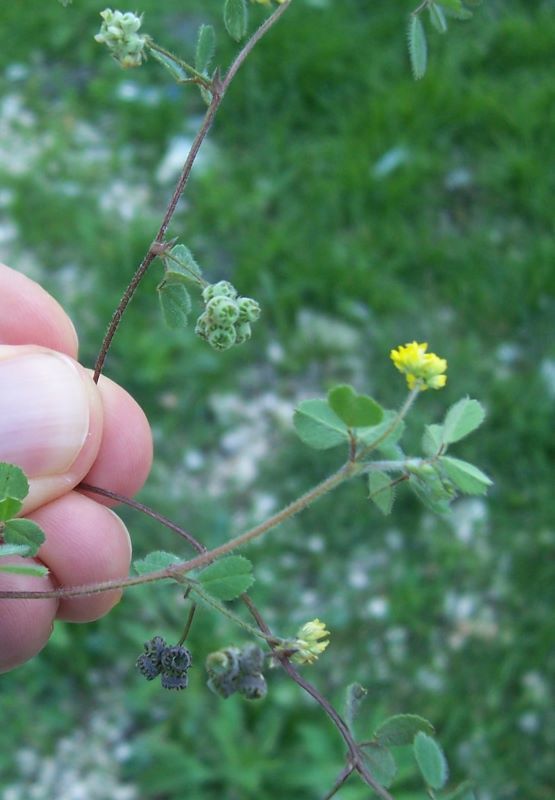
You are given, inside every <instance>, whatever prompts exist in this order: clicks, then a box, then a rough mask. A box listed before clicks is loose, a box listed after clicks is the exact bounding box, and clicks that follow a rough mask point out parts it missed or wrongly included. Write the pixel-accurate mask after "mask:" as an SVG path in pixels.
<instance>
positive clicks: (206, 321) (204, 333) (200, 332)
mask: <svg viewBox="0 0 555 800" xmlns="http://www.w3.org/2000/svg"><path fill="white" fill-rule="evenodd" d="M211 325H212V323H211V320H210V317H209V316H208V314H207V313H206V312H204V314H201V315H200V317H199V318H198V319H197V323H196V325H195V333H196V335H197V336H200V338H201V339H204V340H205V341H207V340H208V334H209V333H210V329H211Z"/></svg>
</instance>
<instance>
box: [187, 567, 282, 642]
mask: <svg viewBox="0 0 555 800" xmlns="http://www.w3.org/2000/svg"><path fill="white" fill-rule="evenodd" d="M188 586H190V588H191V591H192V592H194V593H195V594H196V595H198V597H200V599H201V600H202V601H203V602H204V603H206V605H208V606H211V607H212V608H215V609H216V611H219V612H220V614H223V615H224V617H227V618H228V619H230V620H231V621H232V622H234V623H235V625H239V627H240V628H243V630H246V631H247V633H250V635H251V636H258V637H260V638H261V639H265V640H266V641H267V642H269V643H270V644H272V645H274V644H276V645H277V644H280V643H281V642H282V641H283V639H280V638H279V637H278V636H272V635H271V634H269V635H268V634H266V633H265V632H264V631H262V630H261V629H259V628H255V627H254V626H253V625H249V623H248V622H245V620H244V619H241V617H239V616H237V614H234V613H233V611H230V610H229V608H227V606H225V605H224V604H223V603H220V602H219V600H216V598H215V597H212V596H211V595H210V594H208V592H205V591H203V590H202V589H201V588H200V587H199V585H198V583H193V582H192V581H191V582H190V583H188Z"/></svg>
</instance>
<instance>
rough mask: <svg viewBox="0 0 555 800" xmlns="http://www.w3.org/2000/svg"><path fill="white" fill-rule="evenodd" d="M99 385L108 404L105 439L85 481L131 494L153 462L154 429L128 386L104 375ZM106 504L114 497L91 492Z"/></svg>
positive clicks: (137, 487)
mask: <svg viewBox="0 0 555 800" xmlns="http://www.w3.org/2000/svg"><path fill="white" fill-rule="evenodd" d="M98 388H99V390H100V394H101V396H102V403H103V408H104V428H103V434H102V441H101V444H100V449H99V451H98V455H97V457H96V460H95V462H94V464H93V466H92V468H91V470H90V471H89V472H88V473H87V475H86V476H85V478H84V481H85V483H90V484H92V485H94V486H100V487H101V488H102V489H110V490H111V491H112V492H118V493H119V494H123V495H126V496H127V497H131V496H132V495H134V494H135V492H138V491H139V489H140V488H141V486H142V485H143V483H144V482H145V481H146V479H147V476H148V473H149V472H150V467H151V465H152V433H151V430H150V426H149V424H148V420H147V418H146V416H145V414H144V412H143V410H142V409H141V408H140V406H139V405H137V403H136V402H135V400H133V398H132V397H131V395H129V394H128V393H127V392H126V391H125V389H122V388H121V386H118V385H117V384H116V383H114V382H113V381H111V380H109V378H105V377H101V378H100V381H99V383H98ZM89 496H90V497H92V498H93V499H94V500H96V501H98V502H101V503H103V504H105V505H114V503H113V501H110V500H107V499H106V498H101V497H100V496H99V495H93V494H91V495H89Z"/></svg>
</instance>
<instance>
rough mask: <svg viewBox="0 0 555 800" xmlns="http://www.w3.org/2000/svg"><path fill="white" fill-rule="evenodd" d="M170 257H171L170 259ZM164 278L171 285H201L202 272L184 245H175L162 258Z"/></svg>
mask: <svg viewBox="0 0 555 800" xmlns="http://www.w3.org/2000/svg"><path fill="white" fill-rule="evenodd" d="M170 256H171V257H170ZM164 262H165V266H166V273H165V275H166V278H167V279H168V280H169V281H170V282H171V283H187V282H193V283H196V284H197V285H198V284H199V283H202V281H199V280H198V279H199V278H202V270H201V268H200V267H199V265H198V264H197V262H196V261H195V259H194V258H193V254H192V253H191V251H190V250H189V248H188V247H186V246H185V245H184V244H176V245H175V247H172V249H171V250H170V252H169V254H168V255H167V256H166V257H164Z"/></svg>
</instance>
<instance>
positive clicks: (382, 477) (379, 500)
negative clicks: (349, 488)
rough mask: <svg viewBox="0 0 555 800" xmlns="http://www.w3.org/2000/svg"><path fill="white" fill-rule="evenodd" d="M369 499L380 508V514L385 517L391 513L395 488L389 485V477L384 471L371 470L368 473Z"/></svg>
mask: <svg viewBox="0 0 555 800" xmlns="http://www.w3.org/2000/svg"><path fill="white" fill-rule="evenodd" d="M368 491H369V495H368V497H369V499H370V500H372V502H373V503H374V504H375V505H376V506H377V507H378V508H379V509H380V511H381V512H382V514H385V516H386V517H387V515H388V514H391V509H392V508H393V501H394V499H395V490H394V487H393V486H392V485H391V478H390V476H389V475H387V474H386V473H385V472H379V471H372V472H371V473H370V474H369V475H368Z"/></svg>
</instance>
